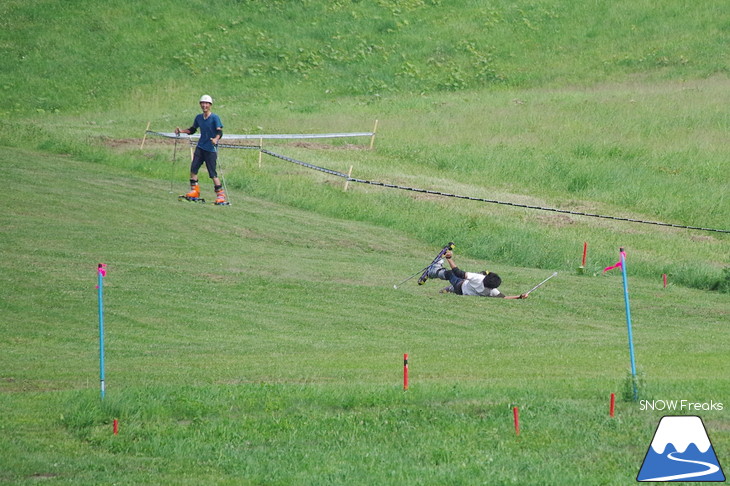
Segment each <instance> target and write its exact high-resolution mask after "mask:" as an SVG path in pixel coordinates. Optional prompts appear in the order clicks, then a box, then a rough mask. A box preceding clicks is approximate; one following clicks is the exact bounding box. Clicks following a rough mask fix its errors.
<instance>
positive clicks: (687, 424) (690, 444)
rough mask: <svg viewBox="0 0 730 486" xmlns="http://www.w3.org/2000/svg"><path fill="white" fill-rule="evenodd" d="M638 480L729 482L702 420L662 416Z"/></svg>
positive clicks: (693, 417)
mask: <svg viewBox="0 0 730 486" xmlns="http://www.w3.org/2000/svg"><path fill="white" fill-rule="evenodd" d="M636 480H637V481H639V482H644V481H646V482H662V481H699V482H723V481H725V474H723V472H722V467H721V466H720V462H719V461H718V460H717V456H716V455H715V449H714V448H713V447H712V443H711V442H710V438H709V436H708V435H707V430H706V429H705V424H704V423H703V422H702V419H701V418H699V417H697V416H694V415H682V416H673V415H670V416H665V417H662V419H661V420H660V421H659V425H658V426H657V429H656V432H654V438H653V439H652V441H651V445H649V450H648V451H647V452H646V456H645V457H644V462H643V463H642V465H641V469H640V470H639V475H638V476H637V477H636Z"/></svg>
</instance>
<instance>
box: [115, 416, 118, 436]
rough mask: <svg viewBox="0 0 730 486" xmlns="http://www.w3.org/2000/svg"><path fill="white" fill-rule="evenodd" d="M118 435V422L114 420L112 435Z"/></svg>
mask: <svg viewBox="0 0 730 486" xmlns="http://www.w3.org/2000/svg"><path fill="white" fill-rule="evenodd" d="M118 433H119V420H117V419H114V435H117V434H118Z"/></svg>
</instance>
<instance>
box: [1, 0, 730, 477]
mask: <svg viewBox="0 0 730 486" xmlns="http://www.w3.org/2000/svg"><path fill="white" fill-rule="evenodd" d="M224 7H225V8H220V9H217V10H215V11H212V12H210V13H209V15H206V16H201V15H200V13H199V12H200V8H202V4H201V5H198V4H197V3H195V2H194V3H193V4H187V5H186V7H185V8H184V9H181V8H180V6H179V4H175V3H174V2H171V1H169V2H168V1H160V2H154V4H149V2H126V3H124V4H104V5H100V4H99V3H98V2H97V1H95V0H83V1H80V2H61V3H59V2H55V1H51V0H48V1H38V2H32V3H28V2H24V1H12V0H11V1H8V2H3V4H2V5H0V22H1V23H2V25H1V26H2V29H0V48H2V52H3V56H0V68H2V69H0V93H1V94H2V96H1V97H2V99H4V100H7V102H6V103H4V104H3V105H2V106H0V113H3V114H4V115H6V116H8V117H13V119H20V120H22V121H23V122H24V125H23V127H24V129H25V130H26V131H25V132H24V133H23V135H24V138H18V137H16V136H15V135H16V132H15V131H12V130H9V131H5V132H3V133H2V134H0V142H1V143H2V145H7V146H9V147H11V148H8V149H7V150H6V151H4V152H3V155H2V159H0V166H1V167H2V168H3V170H4V175H5V176H6V177H7V178H8V180H9V181H10V180H12V181H19V183H18V184H15V183H13V184H9V194H8V195H7V196H6V198H5V199H4V200H3V202H2V203H0V205H2V211H1V212H0V228H1V229H0V247H1V248H2V255H3V259H2V263H1V264H0V265H1V266H0V270H1V271H0V279H2V286H3V289H4V292H3V294H2V296H0V311H2V315H3V319H2V323H0V330H1V333H0V335H1V336H2V339H1V340H0V370H2V371H0V481H1V480H9V481H13V482H18V483H34V482H37V481H38V480H39V479H42V478H48V479H52V480H54V481H55V482H57V483H68V484H72V483H73V484H78V483H80V482H81V483H100V482H104V483H107V482H114V481H119V480H120V478H121V477H122V476H121V475H122V474H124V478H125V479H124V481H125V482H136V483H160V482H162V483H169V484H184V483H189V484H200V483H201V482H232V483H241V482H244V481H245V480H244V479H242V478H246V479H249V480H250V481H251V483H253V484H260V483H283V484H292V483H296V484H323V483H332V484H341V483H343V482H348V483H349V484H373V483H378V484H394V483H396V482H397V483H402V482H404V481H407V482H409V483H413V484H428V483H430V484H444V483H448V482H451V483H453V484H474V483H479V482H482V481H484V480H485V478H488V482H489V484H510V483H515V484H526V483H531V484H545V483H552V484H626V483H627V481H628V482H630V481H632V480H633V475H634V474H635V471H636V469H637V468H638V465H639V461H640V460H641V458H642V457H643V454H644V453H645V450H646V446H647V443H648V440H649V438H650V437H651V433H652V431H653V428H654V427H655V425H656V423H657V419H658V417H659V416H660V415H661V413H659V412H656V413H650V412H640V411H639V410H638V409H637V407H636V406H635V405H631V404H628V403H622V404H620V407H619V417H618V420H614V421H609V420H607V419H605V415H606V402H607V394H608V393H610V392H611V391H615V392H617V393H619V395H620V394H621V392H622V390H621V389H622V387H623V385H624V376H625V373H626V372H625V370H626V368H627V356H626V355H627V353H626V342H625V327H624V322H623V320H624V316H623V304H622V301H621V295H620V278H619V277H618V275H615V274H614V275H609V276H606V277H595V278H594V277H591V276H585V277H577V276H575V275H572V273H573V272H572V269H573V268H574V267H575V265H576V264H577V258H578V257H579V252H580V247H581V246H582V242H583V241H584V240H589V241H590V243H591V253H590V258H589V261H590V262H591V263H590V264H591V266H592V268H591V270H599V269H600V266H601V265H602V262H604V261H605V263H606V264H608V263H613V261H614V260H615V257H616V256H615V251H616V247H617V246H619V245H627V244H628V246H629V247H630V248H631V249H632V252H631V256H632V260H631V262H632V266H631V267H630V268H631V269H632V270H635V271H637V272H639V273H641V274H643V275H646V276H647V277H650V278H647V279H644V278H637V277H634V278H633V279H632V281H631V291H632V299H633V301H632V302H633V311H634V323H635V338H636V342H637V360H638V363H639V367H640V370H642V372H643V373H645V375H646V379H647V390H646V391H645V395H644V396H647V397H652V398H659V399H683V398H687V399H690V400H694V401H699V402H709V401H710V400H715V401H722V402H727V401H728V400H727V399H726V397H727V396H728V391H729V390H730V385H728V383H727V378H726V377H727V376H728V375H729V374H728V371H730V370H728V361H727V358H726V352H725V349H724V347H723V343H725V342H727V338H728V336H727V331H726V329H725V326H724V324H725V322H726V321H727V316H728V302H727V296H726V295H723V294H717V293H708V292H700V291H697V290H691V289H689V290H688V289H686V288H681V287H677V286H671V287H670V288H669V289H667V290H663V289H661V288H660V283H659V279H658V277H657V275H659V273H661V272H662V271H667V272H669V273H670V274H671V273H672V272H675V271H678V272H681V273H683V274H690V275H689V278H687V277H685V278H686V280H685V281H684V284H687V285H695V286H697V287H704V286H707V284H708V282H711V281H715V282H717V278H718V274H719V272H720V270H721V269H722V268H723V267H724V266H727V263H728V246H727V245H728V242H727V239H726V238H725V237H717V238H716V237H715V236H708V235H706V234H696V233H686V232H675V231H671V230H669V231H659V232H657V231H654V229H653V228H645V227H635V226H625V225H603V224H594V223H592V222H588V223H586V222H581V221H577V222H576V221H567V220H563V219H553V218H542V217H539V216H538V215H536V214H523V213H515V212H514V211H512V210H502V209H499V208H473V207H466V206H464V205H454V204H451V203H448V202H447V203H435V202H434V201H430V200H428V199H422V198H418V199H415V200H412V199H411V198H408V197H405V196H403V195H390V194H382V191H380V190H367V189H364V188H362V187H359V188H358V189H356V190H353V191H351V192H350V193H348V196H346V197H345V196H343V195H342V193H341V192H340V189H339V186H338V185H337V184H333V183H332V181H331V180H327V179H326V178H319V177H312V174H311V173H307V172H304V171H299V170H294V169H292V168H291V167H285V166H282V165H281V164H278V163H272V162H271V161H268V160H267V162H266V163H265V165H264V168H263V170H262V171H260V172H257V171H255V170H252V168H253V165H252V159H251V158H247V157H244V156H241V158H240V159H238V156H237V160H236V161H233V160H231V159H230V158H229V159H226V162H227V163H229V164H230V165H229V167H231V169H232V171H231V172H230V173H228V175H229V179H230V182H231V186H232V189H233V191H232V194H231V195H232V197H233V200H234V203H235V205H234V206H233V207H231V208H215V207H212V206H184V205H180V204H178V203H177V202H175V201H174V197H173V198H172V199H171V197H170V196H171V195H170V194H168V193H167V189H168V187H169V185H168V183H169V180H168V176H169V171H168V168H169V165H168V163H167V162H168V161H169V148H170V146H169V145H166V146H160V147H159V148H158V149H152V150H148V152H152V155H151V156H142V155H140V154H139V153H137V152H136V151H132V150H129V151H125V155H124V157H123V158H119V157H110V156H109V154H108V150H107V149H106V148H105V146H104V145H102V144H98V141H99V139H100V138H99V137H105V136H106V137H108V136H111V137H113V138H128V137H138V136H139V134H140V133H141V131H142V128H143V127H144V124H145V123H146V121H148V120H152V121H153V128H162V127H164V128H168V127H172V126H174V125H184V124H185V123H188V122H189V119H190V118H191V117H192V115H193V114H194V113H195V108H196V107H195V106H194V105H195V103H194V102H193V103H191V102H190V98H191V96H192V98H193V101H194V98H195V96H197V93H200V92H203V91H206V92H211V93H213V94H214V95H215V96H216V98H217V99H218V100H220V102H219V103H217V104H216V107H217V109H220V110H222V113H224V114H225V122H226V125H227V127H229V129H231V130H232V131H235V132H249V133H250V132H253V133H255V132H257V131H265V132H297V131H302V132H311V131H330V130H332V127H338V129H339V128H342V129H344V130H348V131H349V130H355V131H359V130H363V129H368V128H369V127H370V124H371V123H372V120H373V119H375V118H380V119H381V134H380V135H379V138H378V150H377V151H376V152H374V153H368V152H363V151H338V152H334V153H333V152H332V151H326V150H324V151H311V150H309V151H304V150H301V149H296V148H293V147H285V149H286V150H290V151H291V152H287V154H289V155H296V156H301V157H302V158H303V159H305V160H308V161H312V162H316V163H321V164H322V165H326V166H332V165H335V167H334V168H336V169H338V170H346V169H347V167H348V165H350V164H354V165H355V166H356V174H357V175H359V176H366V177H372V178H374V179H380V180H392V179H391V177H393V178H394V179H396V180H395V182H405V183H408V184H412V185H415V186H419V187H420V186H428V187H434V188H436V189H449V190H450V189H453V190H454V191H455V192H460V193H466V194H476V195H484V196H494V195H498V196H500V197H502V196H504V197H505V198H507V199H510V200H514V199H513V198H518V199H519V200H520V201H525V202H530V203H535V202H536V203H540V204H543V203H545V204H548V205H567V206H569V207H573V206H577V207H578V208H579V209H585V208H589V209H590V210H593V209H601V210H604V209H605V210H606V211H607V212H609V213H615V212H617V211H620V212H621V213H622V214H626V215H630V216H636V215H638V216H640V217H642V218H648V219H663V218H665V217H666V218H667V219H671V220H672V221H676V222H680V223H685V224H700V225H708V226H724V225H725V223H726V222H727V220H728V207H727V204H726V202H725V199H724V197H725V194H727V184H728V179H727V170H726V168H727V160H728V157H727V152H726V149H724V148H723V147H724V146H725V145H726V144H724V135H725V133H726V132H727V127H728V117H727V114H726V113H724V112H722V111H721V110H720V109H718V108H717V107H718V106H725V105H727V103H726V102H725V100H726V99H727V93H728V92H730V91H728V90H727V89H726V88H727V77H726V74H727V66H728V63H727V60H728V58H727V55H728V53H727V49H726V46H727V36H728V29H727V22H726V20H725V17H724V16H723V15H718V12H717V7H716V6H715V5H713V4H712V3H711V2H707V3H701V4H699V5H696V4H693V5H692V8H689V9H688V8H686V7H687V6H686V2H684V1H680V0H675V1H670V2H663V3H662V5H661V6H656V5H654V4H653V3H651V2H636V1H631V2H628V1H627V2H605V3H601V2H599V3H595V2H591V3H585V2H583V3H581V2H576V3H572V2H546V1H535V2H529V3H526V4H524V5H521V6H518V5H515V4H513V3H511V2H494V3H490V4H489V5H485V4H484V3H483V2H459V3H458V4H457V3H453V4H452V3H451V2H419V1H412V2H397V3H396V2H389V1H385V0H383V1H378V2H356V3H347V2H331V3H329V2H309V1H302V2H296V3H293V2H288V1H280V2H275V1H270V2H266V3H265V4H263V3H259V2H238V1H230V2H228V3H226V5H225V6H224ZM457 7H458V8H457ZM89 12H93V15H88V13H89ZM647 12H651V14H647ZM302 19H306V20H302ZM467 24H468V27H469V28H468V29H467V30H468V32H469V35H468V36H467V37H464V35H463V32H464V30H465V29H464V28H465V26H467ZM110 53H113V55H110ZM335 81H336V82H335ZM190 93H195V95H191V94H190ZM189 105H192V106H189ZM433 133H438V134H439V135H440V137H439V138H438V140H434V139H433V137H432V134H433ZM485 134H486V136H485ZM20 145H23V146H25V147H28V146H30V147H34V148H37V149H38V150H40V151H42V152H45V153H39V152H36V151H30V150H26V149H23V150H18V146H20ZM54 153H55V154H62V155H53V154H54ZM485 153H486V154H488V160H489V162H490V164H492V165H491V166H490V168H489V169H490V170H489V171H487V172H486V174H487V175H488V177H483V178H482V176H481V174H485V171H483V169H482V161H483V159H484V158H485V157H484V154H485ZM9 154H12V157H11V156H10V155H9ZM181 159H182V157H181ZM92 162H93V163H92ZM517 163H519V164H518V165H516V166H515V164H517ZM515 169H517V170H515ZM141 175H144V177H141ZM300 175H304V177H300ZM619 177H626V178H627V180H628V181H630V182H631V185H630V186H628V188H627V190H626V191H623V192H622V191H615V190H612V189H611V187H615V185H614V186H611V185H605V186H602V185H600V184H599V183H600V182H603V181H615V180H617V178H619ZM182 179H184V177H183V178H181V180H182ZM698 187H699V188H701V190H699V191H698V190H697V188H698ZM208 189H209V188H208ZM175 190H176V191H177V190H179V188H178V186H177V185H176V187H175ZM703 191H704V194H712V197H704V198H702V197H700V198H697V197H696V195H697V194H702V193H703ZM528 194H529V196H528ZM667 194H671V195H672V196H674V197H672V198H667V197H665V195H667ZM172 196H174V195H172ZM31 198H32V199H33V203H32V204H23V205H20V204H16V203H15V202H16V201H27V200H29V199H31ZM675 201H677V202H679V204H677V203H675ZM292 206H299V207H300V208H303V209H304V210H299V209H293V208H292ZM389 207H397V208H398V211H397V212H393V211H388V210H387V208H389ZM39 208H40V209H39ZM120 209H123V210H120ZM659 216H661V217H659ZM333 217H334V219H333ZM355 220H358V221H359V222H357V221H355ZM424 222H428V223H429V229H428V231H427V234H426V235H424V234H423V231H422V228H423V226H424ZM419 228H420V229H419ZM454 228H456V230H454ZM454 231H456V233H457V236H458V237H459V238H457V239H458V242H459V243H460V251H462V252H466V254H467V255H469V256H471V257H473V258H475V260H471V259H469V258H462V259H461V260H460V262H462V263H463V264H464V265H465V266H469V267H470V266H475V265H481V264H482V263H481V262H484V261H485V260H486V261H487V263H488V264H489V265H490V268H492V269H499V270H498V271H500V273H502V274H503V276H506V277H507V279H506V282H505V289H506V290H507V291H509V292H518V291H520V290H523V289H525V288H529V286H531V285H533V284H534V283H535V282H537V281H539V280H541V279H542V278H544V277H545V275H546V271H547V269H550V271H552V269H554V268H558V269H559V270H561V276H560V277H559V279H556V280H555V281H554V282H551V283H550V284H549V285H548V286H546V287H545V288H544V289H541V290H540V291H539V292H538V293H536V294H535V296H534V298H532V299H530V300H528V301H524V302H517V303H515V302H494V301H478V300H469V299H463V300H456V299H455V298H453V297H449V296H441V295H438V294H435V293H434V291H435V288H436V286H435V285H433V284H430V285H429V286H427V287H416V286H415V285H413V286H408V287H405V288H404V289H402V291H398V292H395V291H394V290H392V288H391V287H392V284H393V283H394V282H395V281H398V280H400V279H401V278H404V277H405V276H406V275H408V274H410V273H411V272H413V271H414V268H420V267H421V266H422V265H423V264H424V263H423V258H424V255H428V254H429V253H430V252H431V251H433V246H434V245H436V244H440V243H442V240H444V239H450V238H454ZM688 236H689V241H688V240H687V237H688ZM627 242H628V243H627ZM485 246H487V247H496V248H497V249H498V250H499V251H498V252H496V253H495V252H489V253H483V252H482V250H480V249H481V248H484V247H485ZM211 248H213V251H211ZM98 261H105V262H107V263H109V265H110V273H109V277H108V278H107V280H106V289H107V321H108V327H107V333H108V335H107V345H108V348H107V349H108V364H107V380H108V385H109V394H108V398H107V400H106V401H105V402H104V403H103V404H101V403H99V400H98V392H97V391H96V386H97V379H98V376H97V373H98V371H97V368H96V362H97V354H96V353H97V351H96V314H95V312H96V306H95V305H96V300H95V299H96V294H95V291H94V289H93V286H94V284H95V278H94V277H95V273H94V269H95V265H96V263H97V262H98ZM538 268H544V269H545V270H540V269H538ZM291 269H295V272H296V274H292V273H291ZM695 274H696V275H697V277H696V279H697V282H695V283H693V282H692V279H694V278H695ZM713 279H714V280H713ZM333 280H334V285H335V287H336V288H337V292H336V293H335V295H331V293H330V292H331V290H332V287H333ZM272 281H273V282H275V284H276V285H278V287H277V289H279V290H276V289H274V290H273V291H268V290H267V289H268V287H269V286H271V285H272V284H271V282H272ZM670 281H675V276H674V275H671V276H670ZM464 316H477V317H476V319H475V320H474V321H468V320H465V319H464ZM403 352H408V353H410V355H411V376H412V387H411V391H410V392H409V393H408V394H405V395H404V394H403V393H401V392H400V390H399V382H400V379H401V377H400V371H401V370H400V365H399V364H400V358H401V356H402V353H403ZM678 356H681V357H682V359H681V360H679V361H680V364H679V365H678V358H677V357H678ZM685 356H689V357H687V358H684V357H685ZM512 405H519V406H520V409H521V410H522V413H523V435H522V437H521V438H520V439H519V440H515V438H514V436H513V435H512V434H511V431H510V423H509V422H510V416H509V415H510V407H511V406H512ZM725 405H726V406H727V403H726V404H725ZM702 416H703V418H704V419H705V421H706V424H707V426H708V429H709V430H710V434H711V438H712V439H713V443H714V445H715V447H716V450H717V451H718V455H719V458H720V461H721V464H727V463H728V462H729V461H730V459H728V456H727V454H726V452H725V451H727V450H729V449H730V437H729V436H728V433H727V430H728V420H727V412H726V411H724V412H707V413H704V412H703V414H702ZM114 417H119V418H120V419H121V422H122V431H123V432H122V434H121V435H120V436H118V437H112V436H111V435H110V434H109V430H110V425H109V424H110V421H111V420H112V418H114ZM576 453H577V454H576ZM576 455H578V456H580V457H579V458H574V457H575V456H576ZM566 457H571V458H574V459H571V460H570V461H566V460H565V458H566Z"/></svg>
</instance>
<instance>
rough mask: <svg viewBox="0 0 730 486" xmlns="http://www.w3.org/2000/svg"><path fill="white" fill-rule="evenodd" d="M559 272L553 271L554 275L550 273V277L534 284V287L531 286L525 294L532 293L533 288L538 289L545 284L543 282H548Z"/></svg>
mask: <svg viewBox="0 0 730 486" xmlns="http://www.w3.org/2000/svg"><path fill="white" fill-rule="evenodd" d="M557 274H558V272H555V273H553V274H552V275H550V276H549V277H548V278H546V279H545V280H543V281H542V282H540V283H539V284H537V285H535V286H534V287H532V288H531V289H530V290H528V291H527V292H525V295H529V294H530V292H532V291H533V290H535V289H537V288H538V287H541V286H542V285H543V284H544V283H545V282H547V281H548V280H550V279H551V278H553V277H554V276H556V275H557Z"/></svg>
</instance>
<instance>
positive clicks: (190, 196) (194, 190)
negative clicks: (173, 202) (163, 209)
mask: <svg viewBox="0 0 730 486" xmlns="http://www.w3.org/2000/svg"><path fill="white" fill-rule="evenodd" d="M178 199H187V200H188V201H201V202H202V201H203V200H202V199H200V185H198V181H192V180H191V181H190V192H188V193H187V194H184V195H182V196H180V197H179V198H178Z"/></svg>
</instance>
